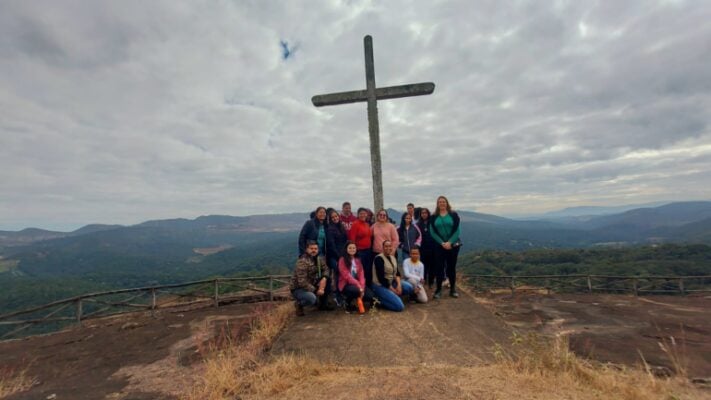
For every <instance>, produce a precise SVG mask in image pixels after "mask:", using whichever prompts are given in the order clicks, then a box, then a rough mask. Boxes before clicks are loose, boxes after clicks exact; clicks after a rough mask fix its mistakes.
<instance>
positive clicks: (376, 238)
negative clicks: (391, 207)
mask: <svg viewBox="0 0 711 400" xmlns="http://www.w3.org/2000/svg"><path fill="white" fill-rule="evenodd" d="M371 229H372V231H373V255H374V256H377V255H378V254H380V253H382V252H383V242H385V241H386V240H387V241H389V242H390V243H391V244H392V246H393V254H394V255H395V258H396V259H397V254H396V253H395V251H396V250H397V248H398V247H400V237H399V236H398V234H397V228H395V225H393V224H391V223H390V220H389V219H388V212H387V211H385V210H384V209H381V210H380V211H378V213H377V214H376V216H375V223H374V224H373V226H372V227H371Z"/></svg>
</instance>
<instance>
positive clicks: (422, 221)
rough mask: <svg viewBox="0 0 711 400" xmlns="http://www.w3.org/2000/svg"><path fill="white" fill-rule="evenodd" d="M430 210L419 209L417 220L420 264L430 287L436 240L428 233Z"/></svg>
mask: <svg viewBox="0 0 711 400" xmlns="http://www.w3.org/2000/svg"><path fill="white" fill-rule="evenodd" d="M429 222H430V210H429V209H427V208H425V207H423V208H422V209H420V218H419V219H418V220H417V227H418V228H420V232H421V233H422V243H420V260H421V261H422V264H424V265H425V280H426V281H427V285H428V286H429V288H430V289H432V285H433V284H434V281H435V275H436V273H435V271H436V269H437V268H436V265H435V250H436V249H437V246H439V245H438V244H437V242H435V240H434V239H432V235H431V234H430V224H429Z"/></svg>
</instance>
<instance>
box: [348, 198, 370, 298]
mask: <svg viewBox="0 0 711 400" xmlns="http://www.w3.org/2000/svg"><path fill="white" fill-rule="evenodd" d="M372 238H373V234H372V232H371V231H370V223H369V222H368V210H366V209H365V208H362V207H361V208H359V209H358V219H357V220H356V221H355V222H353V225H351V230H350V231H348V240H350V241H351V242H353V243H355V245H356V250H357V253H356V255H357V256H358V258H359V259H360V262H361V263H362V264H363V270H364V271H365V283H366V285H370V283H371V282H372V281H373V268H372V266H373V251H372V250H371V246H372Z"/></svg>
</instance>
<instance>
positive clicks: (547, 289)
mask: <svg viewBox="0 0 711 400" xmlns="http://www.w3.org/2000/svg"><path fill="white" fill-rule="evenodd" d="M546 294H551V280H550V278H546Z"/></svg>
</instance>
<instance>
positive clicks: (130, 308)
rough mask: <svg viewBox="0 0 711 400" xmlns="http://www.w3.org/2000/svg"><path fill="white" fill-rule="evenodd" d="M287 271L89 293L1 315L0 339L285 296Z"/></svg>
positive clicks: (288, 276)
mask: <svg viewBox="0 0 711 400" xmlns="http://www.w3.org/2000/svg"><path fill="white" fill-rule="evenodd" d="M289 278H290V275H266V276H254V277H245V278H215V279H208V280H201V281H193V282H185V283H178V284H171V285H157V286H149V287H140V288H130V289H118V290H110V291H105V292H97V293H88V294H83V295H80V296H75V297H70V298H67V299H63V300H58V301H54V302H51V303H47V304H44V305H41V306H36V307H32V308H28V309H24V310H20V311H14V312H10V313H7V314H3V315H0V340H8V339H16V338H21V337H25V336H31V335H35V334H40V333H49V332H54V331H58V330H61V329H64V328H66V327H68V326H70V325H76V324H82V322H83V321H86V320H89V319H96V318H103V317H109V316H116V315H120V314H127V313H135V312H150V313H151V315H155V312H156V311H157V310H160V309H166V308H174V307H185V306H191V305H195V304H201V303H202V304H203V305H212V306H214V307H219V306H220V304H224V303H228V302H253V301H274V300H276V299H280V298H282V297H283V296H284V294H285V292H284V289H285V287H286V286H287V285H288V283H289Z"/></svg>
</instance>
